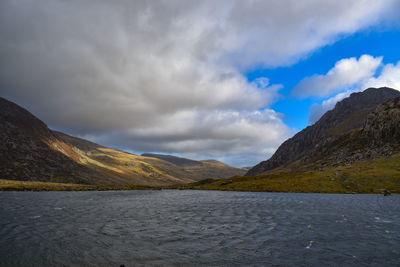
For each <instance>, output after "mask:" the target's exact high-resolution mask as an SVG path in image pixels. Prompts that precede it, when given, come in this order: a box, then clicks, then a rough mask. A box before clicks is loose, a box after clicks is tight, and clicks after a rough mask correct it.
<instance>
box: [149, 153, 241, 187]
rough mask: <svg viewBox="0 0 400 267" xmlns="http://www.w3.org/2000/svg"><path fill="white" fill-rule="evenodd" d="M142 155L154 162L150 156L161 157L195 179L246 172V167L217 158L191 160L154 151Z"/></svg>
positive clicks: (218, 177)
mask: <svg viewBox="0 0 400 267" xmlns="http://www.w3.org/2000/svg"><path fill="white" fill-rule="evenodd" d="M142 156H144V157H146V158H147V159H146V160H145V161H146V162H148V163H150V164H152V162H151V160H149V158H155V159H161V160H164V161H167V162H170V163H171V164H174V165H176V166H179V167H180V169H181V170H182V171H183V172H184V173H185V174H184V175H185V176H186V177H191V178H192V179H193V180H196V181H200V180H203V179H204V177H208V178H212V179H222V178H227V177H232V176H235V175H244V174H245V173H246V170H245V169H242V168H235V167H231V166H229V165H226V164H225V163H222V162H220V161H217V160H200V161H196V160H191V159H186V158H181V157H176V156H171V155H161V154H152V153H144V154H142Z"/></svg>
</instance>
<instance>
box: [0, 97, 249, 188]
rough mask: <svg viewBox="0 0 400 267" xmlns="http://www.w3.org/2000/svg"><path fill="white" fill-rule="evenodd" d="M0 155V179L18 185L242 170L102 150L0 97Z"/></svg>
mask: <svg viewBox="0 0 400 267" xmlns="http://www.w3.org/2000/svg"><path fill="white" fill-rule="evenodd" d="M0 155H1V158H0V178H3V179H15V180H22V181H42V182H64V183H78V184H95V185H125V184H137V185H145V186H150V185H152V186H153V185H154V186H159V185H171V184H179V183H188V182H195V181H198V180H201V179H206V178H213V179H220V178H226V177H230V176H233V175H241V174H244V172H245V170H242V169H239V168H234V167H231V166H228V165H221V164H211V163H207V164H203V163H202V164H201V166H198V167H197V168H195V169H193V168H187V167H185V168H183V167H181V166H179V165H175V164H173V163H171V162H168V161H165V160H162V159H158V158H154V157H144V156H138V155H134V154H131V153H128V152H124V151H121V150H117V149H112V148H108V147H104V146H101V145H98V144H96V143H93V142H90V141H88V140H85V139H82V138H77V137H73V136H70V135H67V134H65V133H62V132H58V131H52V130H51V129H49V128H48V127H47V125H46V124H45V123H44V122H42V121H41V120H40V119H38V118H37V117H35V116H34V115H33V114H32V113H30V112H29V111H28V110H26V109H24V108H23V107H20V106H18V105H17V104H15V103H13V102H11V101H8V100H6V99H4V98H1V97H0ZM186 160H188V161H191V160H189V159H186Z"/></svg>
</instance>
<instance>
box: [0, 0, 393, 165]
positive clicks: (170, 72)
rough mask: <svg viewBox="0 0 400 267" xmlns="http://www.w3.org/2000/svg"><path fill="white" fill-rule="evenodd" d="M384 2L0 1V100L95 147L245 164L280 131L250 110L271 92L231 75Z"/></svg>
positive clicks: (340, 27)
mask: <svg viewBox="0 0 400 267" xmlns="http://www.w3.org/2000/svg"><path fill="white" fill-rule="evenodd" d="M390 3H391V2H390V1H364V0H359V1H352V2H351V4H349V2H348V1H324V2H323V3H322V2H321V1H316V0H315V1H301V2H299V1H294V0H293V1H291V0H290V1H173V0H171V1H124V0H121V1H96V2H93V1H73V0H72V1H62V0H51V1H50V0H35V1H33V0H24V1H11V0H9V1H7V0H4V1H1V3H0V36H1V39H0V90H1V91H0V93H1V95H2V96H5V97H7V98H9V99H11V100H14V101H16V102H17V103H19V104H21V105H23V106H25V107H27V108H28V109H30V110H32V111H33V113H34V114H36V115H37V116H39V117H40V118H42V119H43V120H44V121H45V122H46V123H48V124H49V125H50V126H52V127H55V128H57V129H62V130H65V131H67V132H69V133H73V134H78V135H81V136H91V138H92V139H93V140H100V141H101V140H103V141H104V142H106V143H107V144H115V145H124V146H125V147H127V148H130V149H132V150H140V149H149V150H152V151H164V152H176V153H178V152H179V153H186V154H190V153H191V154H193V155H196V157H202V155H211V154H212V155H214V156H216V157H220V158H222V157H225V159H229V158H232V159H233V158H235V161H238V160H237V158H238V157H240V155H243V157H246V155H249V158H252V159H251V161H252V162H251V164H254V163H256V161H255V158H256V157H257V156H256V155H258V157H259V158H258V160H262V159H265V155H266V153H267V152H265V151H273V149H275V148H276V147H277V146H278V145H279V143H280V142H281V141H282V140H283V139H284V138H286V137H287V136H288V135H290V130H289V129H288V128H287V126H285V125H284V124H283V123H282V120H281V118H280V117H279V116H278V115H276V114H275V115H271V114H273V111H271V112H272V113H269V112H270V111H268V112H264V113H262V112H261V113H259V114H258V113H257V112H258V110H260V109H264V108H267V110H268V107H269V105H270V104H271V103H272V102H273V101H274V99H276V97H277V96H278V90H279V88H280V85H274V84H272V85H270V84H268V83H266V81H267V80H264V83H260V81H261V80H260V81H258V82H255V83H251V82H248V81H247V79H246V78H245V77H244V76H243V74H242V73H241V71H242V70H243V69H250V68H253V67H254V66H256V65H259V64H261V65H265V66H283V65H287V64H290V63H291V62H295V61H296V60H298V59H299V58H301V57H304V56H306V55H307V53H309V52H311V51H313V50H314V49H316V48H318V47H320V46H322V45H325V44H327V43H329V42H331V41H332V40H334V39H335V38H336V37H337V36H338V34H346V33H352V32H354V31H357V30H359V29H361V28H364V27H367V26H369V25H371V24H373V23H374V22H375V20H371V17H376V18H377V19H379V18H380V17H381V16H382V14H384V13H385V12H386V11H385V10H387V9H388V6H389V4H390ZM349 5H350V6H349ZM218 114H219V115H220V117H218ZM221 114H223V115H221ZM233 114H238V115H233ZM251 114H253V115H251ZM254 114H256V115H254ZM235 116H236V117H235ZM214 117H218V118H220V119H215V118H214ZM221 125H222V126H223V127H222V126H221ZM244 129H245V130H244ZM233 133H235V134H236V135H235V134H233ZM255 133H259V134H255ZM268 153H270V152H268ZM268 153H267V154H268ZM250 155H252V156H250ZM268 155H269V154H268ZM258 160H257V161H258ZM249 164H250V163H249Z"/></svg>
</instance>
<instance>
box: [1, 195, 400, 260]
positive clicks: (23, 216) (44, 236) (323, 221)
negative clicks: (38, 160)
mask: <svg viewBox="0 0 400 267" xmlns="http://www.w3.org/2000/svg"><path fill="white" fill-rule="evenodd" d="M0 203H1V204H0V265H1V266H28V265H29V266H32V265H35V266H46V265H47V266H48V265H72V266H76V265H103V266H104V265H107V266H119V265H121V264H124V265H125V266H137V265H139V266H140V265H146V266H147V265H185V266H186V265H191V266H193V265H206V266H221V265H223V266H224V265H225V266H232V265H259V266H264V265H284V266H285V265H290V266H299V265H300V266H301V265H307V266H310V265H311V266H324V265H332V264H335V263H336V264H337V265H340V266H343V265H346V266H347V265H367V266H399V264H400V196H399V195H393V196H390V197H383V196H381V195H333V194H285V193H282V194H280V193H247V192H218V191H179V190H162V191H108V192H0Z"/></svg>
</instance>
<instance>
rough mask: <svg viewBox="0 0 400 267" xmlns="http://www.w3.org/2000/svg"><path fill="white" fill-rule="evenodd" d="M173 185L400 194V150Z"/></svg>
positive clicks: (280, 190) (215, 188)
mask: <svg viewBox="0 0 400 267" xmlns="http://www.w3.org/2000/svg"><path fill="white" fill-rule="evenodd" d="M174 188H179V189H205V190H234V191H268V192H309V193H381V192H383V191H384V190H385V189H388V190H390V191H391V192H395V193H400V153H398V154H396V155H394V156H392V157H388V158H380V159H375V160H364V161H358V162H356V163H354V164H352V165H351V166H345V167H338V168H327V169H324V170H318V171H308V172H291V173H274V174H269V175H259V176H244V177H241V176H236V177H232V178H229V179H222V180H217V181H216V180H211V179H210V180H205V181H201V182H197V183H192V184H188V185H184V186H175V187H174Z"/></svg>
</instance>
